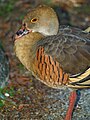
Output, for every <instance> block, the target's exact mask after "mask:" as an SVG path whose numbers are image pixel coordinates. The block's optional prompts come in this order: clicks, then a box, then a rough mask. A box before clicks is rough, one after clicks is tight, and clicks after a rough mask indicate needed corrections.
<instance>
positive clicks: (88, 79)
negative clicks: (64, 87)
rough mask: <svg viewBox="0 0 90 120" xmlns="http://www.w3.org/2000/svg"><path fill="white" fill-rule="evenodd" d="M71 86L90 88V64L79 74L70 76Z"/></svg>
mask: <svg viewBox="0 0 90 120" xmlns="http://www.w3.org/2000/svg"><path fill="white" fill-rule="evenodd" d="M69 79H70V82H69V84H68V86H69V87H72V88H80V89H82V88H90V66H89V67H88V68H87V69H86V70H85V71H84V72H82V73H80V74H78V75H73V76H70V78H69Z"/></svg>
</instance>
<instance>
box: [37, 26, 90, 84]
mask: <svg viewBox="0 0 90 120" xmlns="http://www.w3.org/2000/svg"><path fill="white" fill-rule="evenodd" d="M66 31H67V32H66ZM73 31H75V32H74V33H73ZM75 33H77V34H75ZM89 36H90V33H86V32H81V30H79V29H74V30H72V29H71V28H70V29H69V30H68V29H66V30H61V32H60V31H59V33H58V34H57V35H55V36H50V37H46V38H44V39H43V40H40V41H39V42H38V43H37V46H38V47H39V46H42V47H43V48H44V51H45V54H47V55H48V56H51V57H52V58H53V59H54V60H55V61H57V62H58V63H59V64H60V65H61V66H62V68H63V70H64V72H66V73H68V74H69V75H70V77H71V78H72V81H73V82H75V81H74V80H75V79H76V77H78V76H79V77H80V79H79V78H78V79H79V80H81V77H82V79H84V78H85V75H86V77H88V78H86V79H90V39H89ZM85 71H87V74H86V73H85ZM83 73H85V74H83ZM82 74H83V75H84V77H83V76H81V75H82ZM73 77H74V78H75V79H73ZM89 85H90V81H89Z"/></svg>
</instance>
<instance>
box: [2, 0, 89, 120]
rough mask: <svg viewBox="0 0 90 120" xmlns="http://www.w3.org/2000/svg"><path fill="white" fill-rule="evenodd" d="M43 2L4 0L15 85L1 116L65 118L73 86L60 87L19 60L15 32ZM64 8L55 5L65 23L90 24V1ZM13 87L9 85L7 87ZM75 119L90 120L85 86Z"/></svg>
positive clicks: (6, 44) (5, 39) (5, 35)
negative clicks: (52, 85) (44, 81)
mask: <svg viewBox="0 0 90 120" xmlns="http://www.w3.org/2000/svg"><path fill="white" fill-rule="evenodd" d="M40 3H41V0H38V1H37V2H36V1H35V0H30V1H29V0H25V1H22V0H19V1H18V0H16V1H14V0H12V1H11V0H7V1H6V0H0V40H1V41H2V43H3V46H4V49H5V51H6V53H7V55H8V57H9V61H10V78H9V85H10V87H11V86H12V87H13V89H14V92H15V93H14V96H13V97H11V96H10V99H11V100H12V101H14V102H15V103H16V104H15V105H13V104H11V103H10V102H5V105H4V106H3V107H1V108H0V120H63V119H64V116H65V113H66V110H67V107H68V103H69V95H70V91H71V90H70V89H66V88H64V89H61V90H56V89H52V88H49V87H47V86H46V85H44V84H42V83H41V82H39V81H38V80H36V79H35V78H34V77H33V76H32V75H31V74H30V73H29V72H28V71H27V70H26V69H25V68H24V66H23V65H22V64H21V63H20V62H19V60H18V59H17V58H16V56H15V53H14V48H13V46H14V44H13V40H12V38H13V35H14V34H15V32H16V31H17V30H18V29H19V28H20V26H21V23H22V19H23V17H24V15H25V14H26V13H27V12H28V11H29V10H30V9H32V8H34V7H35V6H37V5H38V4H40ZM89 4H90V2H89ZM89 4H84V5H82V6H81V7H79V8H73V9H69V10H68V9H65V7H63V8H62V9H61V8H60V6H56V7H55V6H54V5H52V6H54V9H55V10H56V11H57V14H58V16H59V18H61V19H60V22H61V24H69V25H72V26H76V27H79V28H81V29H85V28H87V27H88V26H90V5H89ZM7 89H9V87H8V88H7ZM72 120H90V90H89V89H88V90H81V98H80V101H79V103H78V107H77V108H76V109H75V111H74V114H73V119H72Z"/></svg>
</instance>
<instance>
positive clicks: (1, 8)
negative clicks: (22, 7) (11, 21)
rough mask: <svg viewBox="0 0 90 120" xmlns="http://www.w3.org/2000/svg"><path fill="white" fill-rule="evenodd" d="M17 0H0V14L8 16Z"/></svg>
mask: <svg viewBox="0 0 90 120" xmlns="http://www.w3.org/2000/svg"><path fill="white" fill-rule="evenodd" d="M15 2H16V1H15V0H7V1H4V2H3V1H2V0H0V16H6V15H8V13H10V12H11V11H12V10H13V9H14V4H15Z"/></svg>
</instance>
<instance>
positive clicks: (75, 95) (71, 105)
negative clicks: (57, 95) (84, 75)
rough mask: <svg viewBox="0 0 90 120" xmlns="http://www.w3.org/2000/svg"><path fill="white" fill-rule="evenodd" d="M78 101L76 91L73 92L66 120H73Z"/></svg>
mask: <svg viewBox="0 0 90 120" xmlns="http://www.w3.org/2000/svg"><path fill="white" fill-rule="evenodd" d="M76 99H77V93H76V91H73V92H71V94H70V98H69V107H68V110H67V113H66V117H65V119H64V120H71V118H72V113H73V109H74V105H75V102H76Z"/></svg>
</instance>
